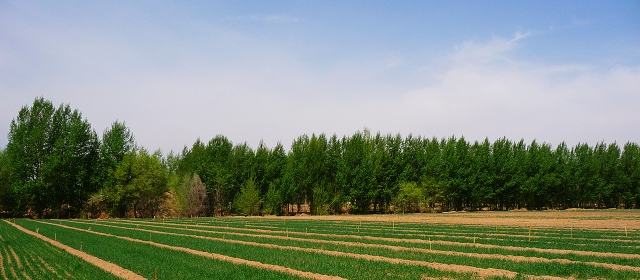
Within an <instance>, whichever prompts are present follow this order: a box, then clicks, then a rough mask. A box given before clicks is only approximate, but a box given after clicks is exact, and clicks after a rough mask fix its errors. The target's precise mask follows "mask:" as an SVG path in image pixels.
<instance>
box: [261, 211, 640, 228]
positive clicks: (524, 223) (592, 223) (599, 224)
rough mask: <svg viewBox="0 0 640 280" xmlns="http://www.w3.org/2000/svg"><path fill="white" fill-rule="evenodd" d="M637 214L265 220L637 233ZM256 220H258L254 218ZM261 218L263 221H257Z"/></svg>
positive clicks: (639, 225)
mask: <svg viewBox="0 0 640 280" xmlns="http://www.w3.org/2000/svg"><path fill="white" fill-rule="evenodd" d="M639 216H640V212H638V211H628V210H627V211H597V210H594V211H591V210H581V211H570V210H565V211H506V212H502V211H500V212H498V211H496V212H457V213H437V214H385V215H382V214H379V215H327V216H312V215H301V216H293V217H269V219H287V220H329V221H370V222H389V223H391V222H396V223H399V222H409V223H422V224H455V225H462V224H464V225H482V226H496V225H499V226H517V227H529V226H533V227H548V228H569V227H573V228H584V229H608V230H617V231H624V230H625V228H627V230H640V219H639ZM256 218H258V217H256ZM260 218H264V217H260Z"/></svg>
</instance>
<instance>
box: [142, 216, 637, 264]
mask: <svg viewBox="0 0 640 280" xmlns="http://www.w3.org/2000/svg"><path fill="white" fill-rule="evenodd" d="M136 222H137V223H145V224H157V223H156V222H145V221H136ZM132 223H133V222H132ZM167 224H169V223H167ZM171 225H177V226H184V225H182V224H171ZM190 226H191V227H200V228H217V229H230V228H227V227H223V226H204V225H190ZM231 229H235V230H241V231H251V232H261V233H268V234H282V233H284V231H273V230H264V229H246V228H231ZM288 234H289V235H298V236H304V235H309V236H321V237H338V238H358V239H364V240H374V241H387V242H396V243H413V244H429V243H430V242H431V244H439V245H447V246H466V247H477V248H485V249H502V250H510V251H530V252H538V253H550V254H574V255H580V256H594V257H611V258H622V259H640V254H624V253H607V252H593V251H579V250H566V249H544V248H532V247H516V246H503V245H492V244H480V243H463V242H454V241H444V240H431V241H429V240H424V239H402V238H389V237H375V236H366V235H357V236H356V235H347V234H329V233H311V232H309V233H304V232H294V231H289V232H288Z"/></svg>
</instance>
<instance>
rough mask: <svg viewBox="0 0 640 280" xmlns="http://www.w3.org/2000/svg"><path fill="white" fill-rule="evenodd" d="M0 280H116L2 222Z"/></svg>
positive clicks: (0, 232) (102, 271) (0, 229)
mask: <svg viewBox="0 0 640 280" xmlns="http://www.w3.org/2000/svg"><path fill="white" fill-rule="evenodd" d="M0 241H1V242H0V263H1V265H0V279H117V277H115V276H113V275H112V274H110V273H107V272H105V271H104V270H101V269H99V268H98V267H96V266H93V265H91V264H89V263H87V262H85V261H83V260H81V259H80V258H77V257H75V256H73V255H70V254H68V253H66V252H64V251H63V250H61V249H59V248H56V247H54V246H52V245H50V244H48V243H46V242H44V241H42V240H40V239H38V238H35V237H33V236H30V235H27V234H25V233H23V232H21V231H19V230H18V229H16V228H15V227H13V226H11V225H10V224H9V223H6V222H4V221H0Z"/></svg>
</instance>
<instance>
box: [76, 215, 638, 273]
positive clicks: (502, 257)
mask: <svg viewBox="0 0 640 280" xmlns="http://www.w3.org/2000/svg"><path fill="white" fill-rule="evenodd" d="M71 222H75V223H82V224H88V225H92V224H93V225H95V223H88V222H80V221H71ZM109 223H115V224H118V223H117V222H109ZM98 225H103V226H107V225H105V224H104V223H101V224H98ZM147 226H150V227H156V228H166V229H180V228H174V227H167V226H161V225H147ZM129 229H131V228H129ZM182 230H184V229H182ZM187 230H188V231H193V232H203V233H220V234H223V233H224V234H228V235H236V236H246V237H256V238H272V239H279V240H291V241H301V242H309V243H322V244H335V245H344V246H354V247H363V248H377V249H378V248H381V249H388V250H393V251H410V252H420V253H427V254H439V255H448V256H459V257H471V258H479V259H498V260H505V261H514V262H530V263H533V262H539V263H559V264H587V265H591V266H598V267H605V268H610V269H615V270H627V271H635V272H640V267H635V266H627V265H617V264H607V263H599V262H581V261H573V260H568V259H548V258H542V257H525V256H514V255H500V254H482V253H466V252H456V251H443V250H431V249H424V248H410V247H402V246H394V245H385V244H371V243H361V242H349V241H335V240H319V239H308V238H299V237H286V236H279V235H260V234H249V233H238V232H218V231H210V230H199V229H187Z"/></svg>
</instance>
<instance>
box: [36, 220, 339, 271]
mask: <svg viewBox="0 0 640 280" xmlns="http://www.w3.org/2000/svg"><path fill="white" fill-rule="evenodd" d="M38 222H40V223H44V224H49V225H54V226H58V227H62V228H67V229H72V230H77V231H82V232H88V233H91V234H97V235H102V236H110V237H115V238H119V239H123V240H127V241H132V242H137V243H143V244H148V245H153V246H156V247H160V248H166V249H171V250H175V251H181V252H187V253H190V254H194V255H198V256H202V257H206V258H211V259H216V260H222V261H227V262H231V263H234V264H241V265H247V266H251V267H257V268H261V269H266V270H271V271H277V272H282V273H287V274H290V275H294V276H300V277H303V278H309V279H318V280H345V278H342V277H338V276H330V275H324V274H318V273H313V272H306V271H300V270H295V269H291V268H288V267H284V266H279V265H273V264H265V263H261V262H256V261H250V260H245V259H240V258H235V257H230V256H225V255H220V254H216V253H209V252H203V251H197V250H193V249H189V248H184V247H176V246H170V245H166V244H162V243H156V242H152V241H145V240H140V239H134V238H130V237H126V236H118V235H113V234H108V233H103V232H96V231H91V230H86V229H80V228H75V227H70V226H66V225H62V224H54V223H48V222H42V221H38ZM149 232H156V233H161V232H158V231H149Z"/></svg>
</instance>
